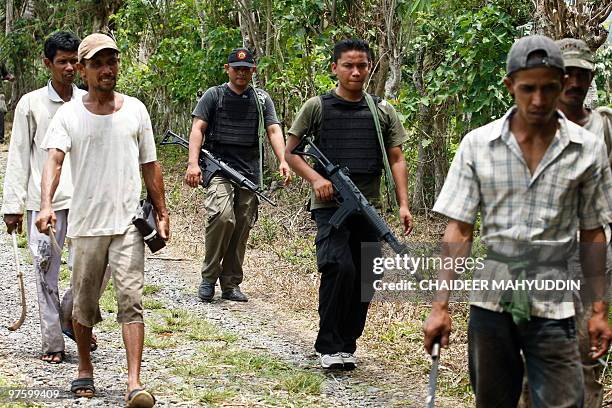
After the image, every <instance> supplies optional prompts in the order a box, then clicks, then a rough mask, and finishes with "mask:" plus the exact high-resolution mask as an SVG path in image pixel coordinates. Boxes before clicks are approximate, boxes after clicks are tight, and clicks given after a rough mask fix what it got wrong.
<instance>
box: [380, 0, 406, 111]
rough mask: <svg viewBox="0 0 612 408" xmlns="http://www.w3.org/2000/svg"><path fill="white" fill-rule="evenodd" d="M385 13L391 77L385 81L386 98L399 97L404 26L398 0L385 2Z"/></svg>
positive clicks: (386, 0) (385, 0)
mask: <svg viewBox="0 0 612 408" xmlns="http://www.w3.org/2000/svg"><path fill="white" fill-rule="evenodd" d="M383 10H384V11H383V12H384V20H385V31H386V38H387V47H386V48H387V57H388V60H389V76H388V77H387V80H386V81H385V98H388V99H394V98H396V97H397V93H398V91H399V88H400V85H401V81H402V26H401V21H400V19H399V18H398V16H397V2H396V0H384V1H383Z"/></svg>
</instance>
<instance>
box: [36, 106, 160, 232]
mask: <svg viewBox="0 0 612 408" xmlns="http://www.w3.org/2000/svg"><path fill="white" fill-rule="evenodd" d="M121 96H122V97H123V105H122V106H121V108H120V109H119V110H118V111H117V112H115V113H113V114H110V115H96V114H94V113H91V112H90V111H89V110H87V108H86V107H85V105H84V104H83V100H82V98H79V99H77V100H75V101H72V102H69V103H67V104H65V105H64V106H62V107H61V108H60V109H59V110H58V111H57V114H56V115H55V117H54V118H53V121H52V122H51V125H50V126H49V129H48V130H47V134H46V136H45V140H44V142H43V148H45V149H52V148H55V149H59V150H62V151H63V152H65V153H70V157H71V169H72V182H73V185H74V194H73V197H72V204H71V206H70V212H69V214H68V232H67V235H68V236H69V237H71V238H75V237H88V236H101V235H116V234H123V233H125V231H126V230H127V229H128V227H129V226H130V224H131V221H132V218H133V217H134V215H135V214H136V210H137V208H138V202H139V200H140V193H141V182H140V165H141V164H144V163H149V162H153V161H156V160H157V152H156V150H155V139H154V137H153V129H152V127H151V118H150V117H149V113H148V112H147V109H146V107H145V106H144V105H143V103H142V102H140V101H139V100H138V99H136V98H132V97H130V96H127V95H121Z"/></svg>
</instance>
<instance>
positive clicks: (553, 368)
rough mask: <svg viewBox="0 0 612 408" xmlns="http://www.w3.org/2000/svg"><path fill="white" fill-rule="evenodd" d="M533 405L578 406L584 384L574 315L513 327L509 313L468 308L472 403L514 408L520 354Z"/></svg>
mask: <svg viewBox="0 0 612 408" xmlns="http://www.w3.org/2000/svg"><path fill="white" fill-rule="evenodd" d="M521 351H522V352H523V356H524V357H525V362H526V364H527V378H528V379H529V393H530V397H531V406H532V407H533V408H561V407H567V408H570V407H571V408H575V407H582V404H583V393H584V384H583V377H582V366H581V364H580V354H579V352H578V341H577V339H576V327H575V322H574V318H573V317H570V318H567V319H560V320H555V319H545V318H540V317H535V316H532V317H531V320H530V321H528V322H526V323H524V324H521V325H518V326H517V325H516V324H514V322H513V321H512V317H511V315H510V314H509V313H497V312H493V311H490V310H486V309H482V308H480V307H476V306H472V307H471V308H470V321H469V325H468V355H469V368H470V382H471V383H472V388H473V389H474V393H475V394H476V406H477V407H483V408H497V407H499V408H505V407H508V408H515V407H516V405H517V403H518V400H519V397H520V395H521V385H522V380H523V358H522V357H521Z"/></svg>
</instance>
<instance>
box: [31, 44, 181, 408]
mask: <svg viewBox="0 0 612 408" xmlns="http://www.w3.org/2000/svg"><path fill="white" fill-rule="evenodd" d="M78 58H79V64H78V67H79V71H80V73H81V76H82V77H83V79H84V80H85V81H86V82H87V85H88V88H89V93H88V94H87V95H85V96H84V97H83V98H79V99H77V100H75V101H72V102H70V103H68V104H66V105H65V106H63V107H62V108H61V109H60V110H58V112H57V114H56V116H55V117H54V118H53V121H52V123H51V125H50V126H49V130H48V131H47V135H46V136H45V141H44V142H43V147H44V148H46V149H48V150H49V157H48V159H47V161H46V163H45V168H44V171H43V176H42V201H41V211H40V213H39V215H38V219H37V220H36V225H37V227H38V229H39V230H40V231H45V230H46V228H47V225H49V224H51V225H53V224H54V223H55V214H54V212H53V210H52V208H51V197H53V194H54V193H55V189H56V187H57V182H58V180H59V175H60V173H61V169H62V162H63V159H64V155H65V154H66V153H68V152H70V157H71V166H72V169H71V170H72V181H73V185H74V191H75V194H74V195H73V198H72V205H71V207H70V214H69V216H68V232H67V235H68V236H69V237H70V238H71V239H72V245H73V250H74V266H73V272H72V284H73V293H74V307H73V310H72V317H73V324H74V332H75V336H76V340H77V346H78V349H79V368H78V378H77V379H76V380H74V381H73V382H72V387H71V391H72V392H73V393H75V394H76V395H77V396H78V397H89V398H90V397H92V396H93V395H94V393H95V388H94V382H93V365H92V363H91V357H90V353H89V347H88V345H89V342H90V339H91V328H92V326H93V325H95V324H96V323H98V322H100V321H101V320H102V317H101V315H100V308H99V293H100V288H101V285H102V281H103V276H104V270H105V267H106V265H107V263H108V266H109V268H110V269H111V273H112V277H113V286H114V288H115V293H116V296H117V304H118V311H117V321H118V322H119V323H121V324H122V334H123V342H124V344H125V349H126V354H127V365H128V389H127V395H126V401H127V403H128V406H138V407H152V406H153V405H154V404H155V398H154V397H153V395H152V394H151V393H149V392H148V391H146V390H145V389H144V388H142V386H141V385H140V366H141V360H142V349H143V341H144V323H143V313H142V310H143V307H142V289H143V286H144V242H143V237H142V235H140V233H139V232H138V230H137V229H136V228H135V227H134V226H133V225H132V223H131V221H132V218H133V217H134V216H135V215H136V210H137V208H138V204H139V199H140V195H141V180H140V170H142V175H143V178H144V182H145V185H146V188H147V191H148V194H149V196H150V198H151V201H152V203H153V207H154V208H155V210H156V212H157V220H156V221H157V227H158V229H159V233H160V236H161V237H162V238H164V239H167V238H168V236H169V218H168V212H167V210H166V204H165V197H164V183H163V179H162V173H161V167H160V165H159V163H158V162H157V153H156V150H155V140H154V138H153V130H152V127H151V119H150V118H149V114H148V112H147V109H146V108H145V106H144V105H143V104H142V102H140V101H139V100H138V99H136V98H132V97H130V96H127V95H123V94H120V93H117V92H115V91H114V89H115V86H116V81H117V75H118V72H119V49H118V48H117V45H116V44H115V41H114V40H113V39H112V38H110V37H108V36H106V35H104V34H91V35H89V36H87V37H86V38H85V39H84V40H83V42H82V43H81V45H80V46H79V52H78Z"/></svg>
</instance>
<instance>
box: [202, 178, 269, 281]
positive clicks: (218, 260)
mask: <svg viewBox="0 0 612 408" xmlns="http://www.w3.org/2000/svg"><path fill="white" fill-rule="evenodd" d="M258 204H259V201H258V199H257V196H256V195H255V194H253V193H252V192H250V191H249V190H247V189H245V188H239V187H236V186H235V185H234V184H232V183H231V182H229V181H228V180H227V179H225V178H223V177H218V176H217V177H214V178H213V179H212V180H211V182H210V185H209V186H208V189H207V191H206V199H205V202H204V206H205V209H206V232H205V250H206V254H205V256H204V264H203V266H202V280H203V281H204V282H208V283H212V284H214V283H216V281H217V279H218V280H219V284H220V285H221V290H223V291H225V290H229V289H233V288H237V287H238V285H240V283H242V279H243V277H244V272H243V269H242V264H243V262H244V254H245V251H246V244H247V241H248V239H249V232H250V231H251V228H252V227H253V225H255V222H256V221H257V207H258Z"/></svg>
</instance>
